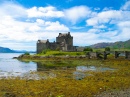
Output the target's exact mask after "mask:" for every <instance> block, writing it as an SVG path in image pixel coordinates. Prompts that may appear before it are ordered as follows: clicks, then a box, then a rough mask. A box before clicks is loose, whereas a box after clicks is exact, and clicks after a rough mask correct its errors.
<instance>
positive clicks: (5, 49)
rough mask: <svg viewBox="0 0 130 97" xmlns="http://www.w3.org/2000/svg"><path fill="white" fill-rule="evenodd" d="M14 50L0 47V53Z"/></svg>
mask: <svg viewBox="0 0 130 97" xmlns="http://www.w3.org/2000/svg"><path fill="white" fill-rule="evenodd" d="M14 52H15V51H14V50H11V49H9V48H4V47H0V53H14Z"/></svg>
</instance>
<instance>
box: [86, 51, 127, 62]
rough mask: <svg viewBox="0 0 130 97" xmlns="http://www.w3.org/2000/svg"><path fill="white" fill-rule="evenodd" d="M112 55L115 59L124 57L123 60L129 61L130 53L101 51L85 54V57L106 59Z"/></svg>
mask: <svg viewBox="0 0 130 97" xmlns="http://www.w3.org/2000/svg"><path fill="white" fill-rule="evenodd" d="M110 54H113V55H114V57H115V58H118V57H120V56H124V57H125V59H130V51H103V52H87V54H86V56H87V57H88V58H89V59H90V58H98V59H101V58H102V59H104V60H105V59H107V56H108V55H110Z"/></svg>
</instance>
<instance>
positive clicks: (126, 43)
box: [90, 40, 130, 49]
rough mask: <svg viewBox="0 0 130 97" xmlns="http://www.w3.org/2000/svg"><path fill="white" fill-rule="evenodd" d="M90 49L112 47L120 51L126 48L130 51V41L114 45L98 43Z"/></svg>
mask: <svg viewBox="0 0 130 97" xmlns="http://www.w3.org/2000/svg"><path fill="white" fill-rule="evenodd" d="M90 47H92V48H105V47H111V48H113V49H119V48H125V49H130V40H127V41H124V42H123V41H119V42H114V43H105V42H103V43H97V44H94V45H91V46H90Z"/></svg>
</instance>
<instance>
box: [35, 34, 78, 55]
mask: <svg viewBox="0 0 130 97" xmlns="http://www.w3.org/2000/svg"><path fill="white" fill-rule="evenodd" d="M46 49H51V50H62V51H75V50H76V48H75V46H73V37H72V36H71V35H70V32H68V33H59V35H58V37H56V42H55V41H54V42H49V40H48V39H47V40H38V41H37V53H41V52H42V51H43V50H46Z"/></svg>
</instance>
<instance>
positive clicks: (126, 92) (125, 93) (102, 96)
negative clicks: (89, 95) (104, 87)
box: [95, 89, 130, 97]
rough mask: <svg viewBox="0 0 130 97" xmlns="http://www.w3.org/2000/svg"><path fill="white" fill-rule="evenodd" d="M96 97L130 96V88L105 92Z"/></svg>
mask: <svg viewBox="0 0 130 97" xmlns="http://www.w3.org/2000/svg"><path fill="white" fill-rule="evenodd" d="M95 97H130V89H126V90H121V91H109V92H103V93H101V94H99V95H97V96H95Z"/></svg>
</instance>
